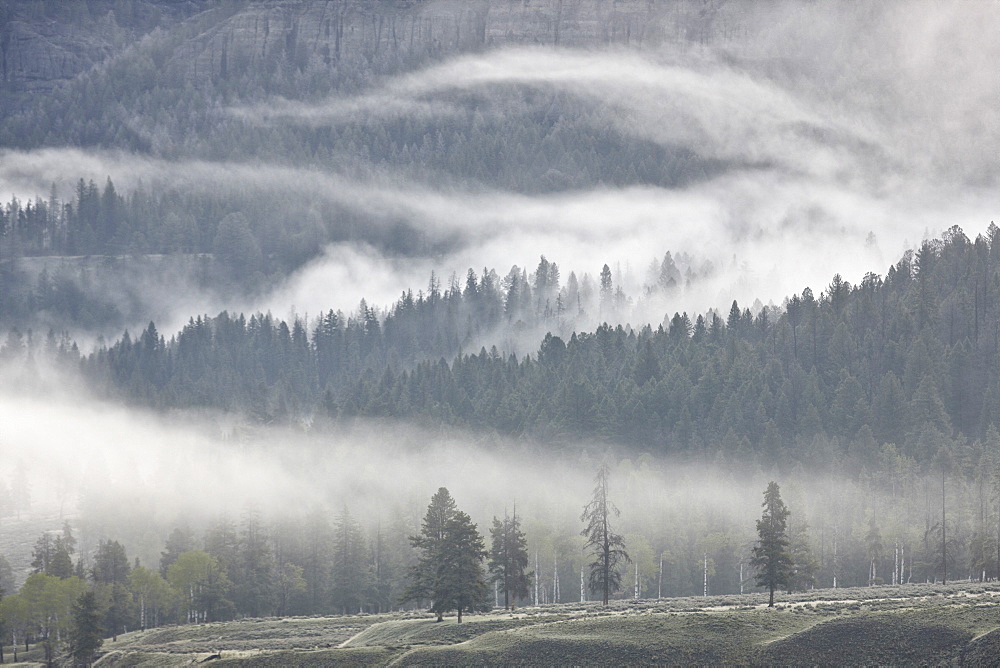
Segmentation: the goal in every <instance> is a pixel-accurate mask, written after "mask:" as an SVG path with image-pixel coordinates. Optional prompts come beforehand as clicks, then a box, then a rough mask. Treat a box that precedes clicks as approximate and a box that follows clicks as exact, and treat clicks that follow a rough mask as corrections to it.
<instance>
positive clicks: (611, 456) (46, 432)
mask: <svg viewBox="0 0 1000 668" xmlns="http://www.w3.org/2000/svg"><path fill="white" fill-rule="evenodd" d="M19 368H20V367H19V365H13V366H11V365H7V366H6V367H4V368H3V369H2V370H0V380H2V381H3V382H2V383H0V451H2V453H3V457H2V460H0V481H2V483H3V484H4V485H8V486H9V488H14V487H16V485H17V481H18V479H19V478H21V479H22V482H23V481H26V482H27V486H28V488H29V489H30V507H28V508H24V509H22V511H21V512H20V513H19V516H18V517H16V518H15V517H14V515H13V514H12V513H11V514H8V515H6V516H4V517H2V518H0V522H2V523H3V526H4V527H5V532H6V533H7V540H6V541H5V545H6V546H7V547H8V548H9V547H10V545H11V542H10V541H11V540H13V539H15V538H17V539H18V540H20V541H22V542H20V546H19V547H18V548H16V549H15V550H13V551H12V553H8V554H7V555H6V556H7V557H8V558H9V559H10V560H11V561H12V563H13V564H14V565H15V567H16V570H18V571H19V572H20V573H22V574H23V572H24V569H25V568H26V566H27V561H28V558H29V556H30V555H29V553H28V552H27V550H28V549H29V547H30V541H33V540H34V538H35V537H37V536H29V535H25V534H27V533H28V532H30V531H33V530H34V531H38V532H40V531H42V530H51V529H56V528H58V527H59V526H61V524H62V522H63V521H64V520H68V521H69V522H70V523H71V525H73V526H74V527H75V530H76V532H77V535H78V538H80V539H81V554H82V555H85V556H86V555H88V553H89V552H90V551H91V550H93V549H94V548H95V547H96V544H97V542H98V541H99V540H103V539H109V538H113V539H117V540H121V541H122V542H123V544H125V545H126V546H127V547H128V549H129V553H130V555H134V556H137V557H139V558H140V559H141V561H142V562H143V563H144V564H146V565H151V566H155V565H156V563H157V561H158V559H159V553H160V551H161V550H162V549H163V542H164V541H165V540H166V537H167V535H168V534H169V533H170V531H171V530H172V529H173V528H176V527H178V526H188V527H192V528H194V529H195V530H196V531H198V532H199V533H200V532H201V531H203V530H204V529H205V528H207V527H208V526H209V524H210V523H211V522H214V521H217V520H218V519H219V518H222V517H227V518H229V519H230V520H233V521H237V522H238V521H239V520H240V518H241V517H242V516H243V514H244V513H245V512H246V511H247V510H248V509H254V510H256V511H259V512H260V513H261V514H262V516H263V517H264V518H265V520H266V521H268V522H271V521H280V520H284V519H286V518H289V517H290V518H293V519H296V518H297V519H302V518H304V517H305V516H306V515H307V514H308V513H311V512H319V513H322V514H323V515H324V516H326V517H327V518H328V519H330V520H332V518H333V517H334V516H335V515H336V514H337V513H339V512H341V511H342V510H343V509H344V508H347V509H348V510H349V511H350V512H351V514H352V515H353V516H355V517H357V518H359V519H360V520H361V521H362V522H363V524H364V525H365V526H366V527H374V526H376V525H377V524H379V523H383V524H388V522H389V520H390V519H393V518H397V517H403V518H405V522H406V523H407V525H408V527H409V530H410V531H411V532H416V531H417V529H418V528H419V520H420V518H421V517H422V516H423V512H424V509H425V508H426V506H427V503H428V501H429V500H430V497H431V495H432V494H433V493H434V492H435V491H437V489H438V488H439V487H442V486H443V487H447V488H448V489H449V491H450V492H451V494H452V496H453V497H454V498H455V499H456V501H457V502H458V505H459V508H461V509H463V510H465V511H467V512H469V513H470V515H472V517H473V519H474V521H476V522H477V523H478V524H479V527H480V531H482V532H486V529H487V527H488V526H489V523H490V521H491V518H492V517H493V516H494V515H500V516H502V515H503V514H504V512H505V511H510V510H511V509H513V508H514V506H515V504H516V508H517V512H518V514H519V515H521V516H522V517H524V518H526V521H527V522H528V523H529V524H531V525H532V526H534V527H535V531H536V532H537V531H540V530H542V528H544V531H545V532H546V534H545V540H550V539H551V535H555V534H557V533H558V534H565V535H568V536H571V537H573V536H577V534H578V532H579V530H580V528H581V527H580V526H579V515H580V512H581V511H582V509H583V506H584V505H585V504H586V502H587V501H588V500H589V498H590V495H591V491H592V488H593V482H592V479H593V475H594V472H595V471H596V469H597V467H598V466H599V465H600V464H601V463H602V462H608V463H610V464H611V466H612V467H613V470H614V471H615V473H614V475H615V477H616V480H615V497H614V500H615V502H616V504H617V505H618V506H619V507H620V508H621V509H622V512H623V518H622V524H621V527H622V529H623V530H627V531H631V532H640V531H646V530H653V528H654V526H655V521H656V518H657V517H663V516H666V515H670V514H673V513H676V512H677V509H678V508H679V507H690V506H697V507H699V509H700V510H699V511H698V512H699V513H707V514H710V515H711V514H715V515H718V516H721V517H724V518H725V521H726V522H729V521H732V522H737V523H742V524H743V525H745V526H746V527H747V528H752V522H751V518H752V516H753V514H754V512H753V510H754V508H755V505H756V499H757V497H758V496H759V494H760V492H761V490H762V489H763V486H764V485H766V481H765V479H764V473H763V472H760V471H758V472H756V474H751V475H745V474H741V476H740V480H739V482H738V483H736V480H735V479H734V477H732V476H730V475H728V474H722V473H720V472H719V471H715V472H710V471H709V470H707V469H706V468H705V467H703V466H698V465H695V464H691V463H688V464H681V463H680V462H668V461H667V460H664V459H659V458H655V457H652V456H650V455H649V454H648V453H641V452H628V451H624V450H618V449H616V448H614V447H613V446H610V445H608V444H606V443H600V442H596V441H595V442H589V443H587V442H576V443H573V444H571V445H569V446H566V448H565V450H564V451H563V452H552V451H551V450H546V449H545V448H542V447H541V446H540V444H538V443H533V442H520V441H513V440H507V439H503V438H499V437H496V436H485V435H481V434H471V433H462V432H456V431H450V432H447V433H443V432H442V431H440V430H434V429H428V428H426V427H420V426H417V425H413V424H406V423H395V422H380V421H355V422H352V423H350V424H347V425H338V427H337V428H336V429H329V428H327V427H326V426H324V425H321V424H314V425H313V424H310V425H305V424H304V425H300V426H299V427H298V428H296V427H291V428H285V427H266V426H261V425H255V424H252V423H250V422H248V421H246V420H244V419H242V418H240V417H239V416H236V415H231V414H225V413H221V412H209V411H188V412H182V411H173V412H169V413H163V412H157V411H152V410H146V409H139V408H128V407H124V406H121V405H119V404H115V403H111V402H104V401H98V400H84V399H81V394H82V388H81V387H80V386H79V383H78V381H77V380H76V379H74V378H73V377H72V376H67V375H66V374H65V372H64V371H57V370H56V369H54V368H53V367H50V366H49V365H48V364H46V363H45V361H44V360H38V361H37V365H36V366H35V370H36V371H35V373H34V374H33V375H32V378H31V379H30V380H27V379H26V378H25V377H24V376H23V375H21V374H20V371H19ZM757 487H760V490H758V489H757ZM550 534H551V535H550ZM535 538H536V539H537V540H541V536H539V535H536V536H535ZM29 539H30V540H29Z"/></svg>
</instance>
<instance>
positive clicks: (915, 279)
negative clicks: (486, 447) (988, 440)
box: [6, 225, 1000, 469]
mask: <svg viewBox="0 0 1000 668" xmlns="http://www.w3.org/2000/svg"><path fill="white" fill-rule="evenodd" d="M998 243H1000V234H998V230H997V228H996V227H995V226H992V225H991V227H990V229H989V230H988V231H987V232H986V234H985V235H980V236H978V237H977V238H976V240H975V241H974V242H973V241H971V240H969V239H968V238H967V237H966V235H965V234H964V233H963V232H962V231H961V230H960V229H958V228H953V229H952V230H950V231H949V232H948V234H947V235H946V236H945V238H944V239H943V240H933V241H928V242H925V243H924V244H923V245H922V246H921V247H920V249H919V250H918V251H917V252H916V253H913V254H907V255H906V256H905V257H903V258H902V259H901V260H900V261H899V262H898V263H896V264H895V265H894V266H892V267H890V268H889V271H888V272H887V273H886V274H885V276H879V275H877V274H875V273H870V274H868V275H867V276H865V277H864V279H863V280H862V281H861V282H860V283H859V284H857V285H851V284H850V283H848V282H846V281H844V280H843V279H842V278H841V277H840V276H839V275H838V276H834V277H833V279H832V280H831V282H830V284H829V285H827V286H826V287H825V288H823V289H822V290H820V291H819V292H818V294H816V293H815V292H814V291H813V290H811V289H808V288H807V289H805V290H803V292H802V293H801V294H800V295H793V296H792V297H791V298H790V299H789V300H786V304H785V306H784V307H782V308H780V309H774V308H764V309H762V310H760V311H759V312H758V313H756V314H754V313H752V312H751V310H750V309H749V308H741V307H740V305H739V304H736V303H733V304H732V305H731V307H730V308H729V310H728V315H726V316H718V315H716V314H715V313H714V312H710V313H709V314H707V315H693V314H687V313H683V314H674V316H673V317H672V318H670V319H669V322H668V323H666V325H664V326H660V327H658V328H657V329H656V330H653V329H652V328H650V327H648V326H647V327H644V328H642V329H639V330H634V329H632V328H630V327H623V326H616V327H611V326H603V327H601V328H599V329H598V330H596V331H593V332H575V331H572V329H571V323H572V320H573V316H574V314H575V312H576V309H577V308H578V306H577V304H579V303H580V299H581V297H580V291H581V286H580V285H579V284H578V282H577V280H576V277H575V276H571V277H570V279H569V280H568V281H567V284H566V285H562V284H561V283H560V279H559V276H558V267H557V266H556V265H555V264H553V263H550V262H548V261H547V260H545V259H544V258H543V259H542V262H541V263H540V265H539V267H538V268H537V269H536V271H535V272H533V273H532V274H531V275H529V274H528V273H527V272H525V271H522V272H520V273H519V272H518V271H517V270H515V271H512V273H511V274H510V275H508V276H507V277H505V278H504V279H503V280H500V281H498V279H497V276H496V275H495V274H494V273H492V272H487V273H486V274H485V275H484V276H482V277H479V276H477V274H476V272H474V271H471V270H470V272H469V274H468V276H467V277H466V281H465V282H464V284H463V285H459V284H458V282H457V281H456V282H455V283H454V284H452V285H451V286H449V287H446V288H444V289H442V288H441V286H440V283H439V281H438V280H437V279H435V278H433V277H432V279H431V284H430V287H429V288H428V290H427V292H426V293H424V292H422V291H421V292H420V293H419V294H418V295H417V296H414V295H413V294H412V293H411V292H407V293H406V294H405V295H404V296H403V298H402V299H400V300H399V301H398V302H397V303H396V304H395V305H394V306H393V307H392V309H391V310H390V311H389V312H388V313H387V314H385V317H384V318H383V317H380V315H379V314H378V312H377V311H376V310H375V309H374V308H370V307H368V306H367V305H364V304H363V305H362V308H361V311H359V312H356V313H352V314H350V315H345V314H343V313H338V312H333V311H331V312H329V313H326V314H324V315H323V316H322V317H320V318H317V319H316V321H314V322H311V323H307V322H304V321H303V320H301V319H298V320H295V321H292V322H284V321H282V320H280V319H276V318H274V317H273V316H271V315H262V314H250V315H249V316H247V315H242V314H240V315H236V314H228V313H222V314H219V315H218V316H215V317H208V316H205V317H201V316H199V317H198V318H197V319H192V321H191V322H190V323H189V324H188V326H186V327H185V328H184V329H183V330H182V331H181V332H179V333H176V334H169V333H168V335H169V337H170V338H169V339H166V338H165V337H164V335H163V334H161V333H159V332H158V331H157V330H156V327H155V325H154V324H152V323H151V324H150V325H149V327H148V328H147V329H146V330H145V331H144V332H142V333H141V334H140V335H139V336H137V337H135V338H133V337H131V336H126V337H124V338H123V339H121V340H120V341H118V342H116V343H115V344H114V345H111V346H109V347H107V348H106V349H102V350H99V351H96V352H95V353H93V354H92V355H89V356H88V357H86V359H84V360H83V368H84V371H85V373H86V374H87V376H88V377H89V378H91V379H92V382H94V383H95V384H96V385H95V387H99V388H102V389H101V391H102V392H108V393H110V394H111V395H112V396H116V397H120V398H122V399H124V400H126V401H132V402H138V403H143V404H148V405H151V406H158V407H164V408H165V407H181V406H201V405H209V406H217V407H219V408H226V409H229V410H236V411H244V412H247V413H249V414H251V415H255V416H257V418H258V419H263V420H271V419H273V418H275V417H278V418H280V419H284V420H292V421H306V422H309V421H312V420H313V419H315V418H318V417H323V418H325V419H333V420H337V419H346V418H350V417H354V416H366V417H391V418H399V419H406V420H410V419H413V420H417V421H419V422H428V423H440V422H443V423H445V424H450V425H454V426H460V427H468V428H473V429H487V430H494V431H496V432H498V433H501V434H507V435H512V436H532V437H535V438H541V439H545V440H553V441H556V442H572V441H575V440H577V439H580V438H585V439H597V440H606V441H608V442H616V443H629V444H632V445H633V446H634V447H636V448H638V449H640V450H643V451H651V452H657V453H684V454H686V455H690V456H695V457H697V458H706V459H709V460H711V459H713V458H716V457H721V458H722V459H730V458H736V459H743V458H747V457H751V458H757V459H760V460H761V461H764V462H768V463H783V464H784V465H786V466H787V465H790V464H792V463H794V462H800V463H802V464H810V465H819V466H831V465H837V466H845V465H848V466H850V467H852V468H853V469H858V468H860V467H862V466H865V467H869V468H870V467H873V466H879V465H881V464H885V462H881V463H880V458H881V457H882V456H883V451H882V450H881V446H882V444H887V443H888V444H893V445H894V446H895V447H896V451H898V452H899V453H901V454H903V455H905V456H907V457H909V458H910V459H912V460H914V461H916V462H918V463H927V462H929V461H930V460H931V458H932V457H933V456H934V455H935V453H936V452H937V450H938V449H939V448H940V447H941V445H943V444H945V443H949V442H951V441H952V439H956V438H957V439H959V440H963V439H971V440H976V439H981V438H983V437H985V436H986V434H987V432H988V431H989V430H990V429H991V428H995V427H996V425H997V420H998V419H1000V413H998V411H1000V403H998V401H1000V386H998V380H997V375H996V374H995V373H993V371H994V370H995V369H996V365H997V363H998V358H997V355H998V345H1000V311H998V308H997V297H996V295H997V294H998V292H1000V271H998V263H997V260H996V258H997V250H996V249H997V244H998ZM666 260H667V261H669V262H670V264H669V265H667V264H666V262H665V264H664V265H663V267H664V269H663V272H664V273H663V276H664V282H663V284H662V285H661V286H660V289H663V290H669V289H671V287H672V285H673V284H671V283H670V281H671V280H676V279H673V278H671V276H670V270H671V267H673V265H672V261H671V260H670V259H669V258H667V259H666ZM673 270H674V271H676V268H675V267H673ZM605 271H607V269H605ZM585 287H586V289H588V290H594V291H596V297H597V300H596V303H597V305H598V308H600V309H603V312H604V313H606V315H607V316H608V317H612V316H613V315H614V314H615V313H616V312H617V311H616V309H617V308H619V307H622V306H623V304H622V303H621V302H620V301H618V302H616V293H615V291H614V290H613V284H612V280H611V277H610V272H609V271H608V272H607V273H606V274H604V276H603V278H602V280H601V284H600V285H598V286H585ZM617 295H618V300H621V299H624V296H623V295H622V294H621V293H620V292H618V293H617ZM720 312H725V309H723V308H720ZM500 325H514V326H517V327H522V328H537V327H538V326H540V325H541V326H544V327H549V328H550V334H549V335H547V336H546V337H545V340H544V341H542V342H541V345H540V347H539V349H538V350H537V352H536V353H535V354H532V355H528V356H525V357H523V358H521V359H518V358H517V357H515V356H513V355H511V356H503V355H501V354H499V353H498V351H497V349H496V348H495V347H494V348H493V349H492V350H487V349H486V348H485V347H483V348H482V349H481V350H479V351H478V352H471V351H470V352H463V353H462V354H461V355H459V356H457V357H453V356H452V351H455V350H458V349H463V348H465V349H467V348H468V347H469V344H470V342H476V341H479V340H482V339H483V338H484V337H486V336H487V335H488V334H489V333H490V332H491V331H493V329H494V328H496V327H499V326H500ZM6 354H8V355H10V354H12V352H11V351H10V350H7V353H6ZM324 424H325V423H324Z"/></svg>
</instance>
